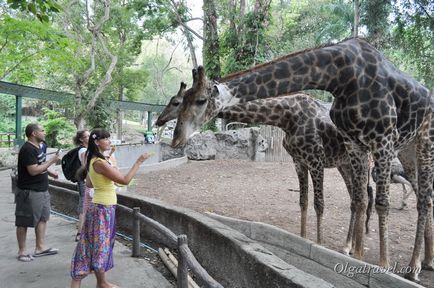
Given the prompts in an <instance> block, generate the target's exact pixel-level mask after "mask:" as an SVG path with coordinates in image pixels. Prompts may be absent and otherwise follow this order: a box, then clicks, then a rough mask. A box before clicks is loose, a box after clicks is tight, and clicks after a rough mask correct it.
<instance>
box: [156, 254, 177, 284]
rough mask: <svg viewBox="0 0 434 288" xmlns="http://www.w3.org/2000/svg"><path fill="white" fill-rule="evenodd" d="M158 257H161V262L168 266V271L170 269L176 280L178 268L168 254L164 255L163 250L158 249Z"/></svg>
mask: <svg viewBox="0 0 434 288" xmlns="http://www.w3.org/2000/svg"><path fill="white" fill-rule="evenodd" d="M158 255H159V256H160V258H161V261H163V263H164V265H166V267H167V269H169V271H170V273H172V275H173V277H175V279H176V278H177V276H176V269H177V267H176V266H175V264H174V263H173V262H172V261H170V260H169V257H168V256H167V255H166V253H164V251H163V249H161V248H158Z"/></svg>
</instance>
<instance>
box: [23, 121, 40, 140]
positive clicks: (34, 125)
mask: <svg viewBox="0 0 434 288" xmlns="http://www.w3.org/2000/svg"><path fill="white" fill-rule="evenodd" d="M39 129H41V126H40V125H39V124H38V123H30V124H27V126H26V137H27V138H29V137H30V136H32V133H33V132H34V131H37V130H39Z"/></svg>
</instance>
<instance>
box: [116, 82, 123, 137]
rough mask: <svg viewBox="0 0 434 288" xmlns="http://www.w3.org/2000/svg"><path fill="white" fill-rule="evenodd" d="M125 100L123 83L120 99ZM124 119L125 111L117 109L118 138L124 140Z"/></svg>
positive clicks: (120, 89)
mask: <svg viewBox="0 0 434 288" xmlns="http://www.w3.org/2000/svg"><path fill="white" fill-rule="evenodd" d="M123 100H124V87H123V86H122V85H121V86H120V88H119V101H123ZM123 119H124V111H122V110H121V109H117V124H118V125H117V129H116V130H117V131H116V132H117V133H116V134H117V138H118V139H119V140H121V141H122V130H123V129H122V120H123Z"/></svg>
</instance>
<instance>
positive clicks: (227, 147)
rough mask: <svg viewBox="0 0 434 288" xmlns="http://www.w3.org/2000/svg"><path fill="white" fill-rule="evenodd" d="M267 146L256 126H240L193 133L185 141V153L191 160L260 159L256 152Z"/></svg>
mask: <svg viewBox="0 0 434 288" xmlns="http://www.w3.org/2000/svg"><path fill="white" fill-rule="evenodd" d="M267 148H268V145H267V143H266V141H265V139H264V138H263V137H262V136H261V135H259V129H258V128H242V129H237V130H228V131H223V132H217V133H215V134H214V133H213V132H211V131H206V132H203V133H199V134H196V135H193V136H192V137H191V138H190V139H189V141H188V143H187V146H186V148H185V153H186V155H187V156H188V158H189V159H192V160H210V159H245V160H260V159H258V156H259V155H258V152H263V151H265V150H266V149H267ZM259 154H260V153H259ZM262 154H264V153H262ZM260 158H263V157H260Z"/></svg>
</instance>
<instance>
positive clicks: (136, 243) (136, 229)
mask: <svg viewBox="0 0 434 288" xmlns="http://www.w3.org/2000/svg"><path fill="white" fill-rule="evenodd" d="M139 213H140V207H134V208H133V255H132V257H140V219H139Z"/></svg>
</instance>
